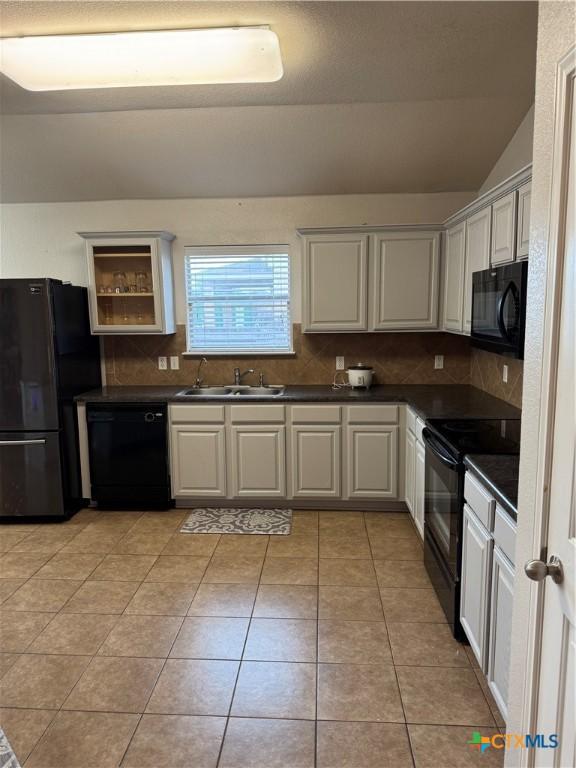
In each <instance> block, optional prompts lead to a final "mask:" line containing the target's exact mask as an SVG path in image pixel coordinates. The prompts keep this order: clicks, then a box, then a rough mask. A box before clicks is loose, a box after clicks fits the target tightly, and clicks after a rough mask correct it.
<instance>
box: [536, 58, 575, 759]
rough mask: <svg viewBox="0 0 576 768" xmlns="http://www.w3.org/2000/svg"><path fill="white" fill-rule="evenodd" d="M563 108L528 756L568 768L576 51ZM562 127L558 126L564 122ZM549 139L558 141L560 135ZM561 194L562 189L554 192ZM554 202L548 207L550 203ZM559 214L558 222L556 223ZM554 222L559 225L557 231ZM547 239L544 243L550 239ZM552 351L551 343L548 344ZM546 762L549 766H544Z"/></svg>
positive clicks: (571, 740)
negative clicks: (539, 606) (544, 528)
mask: <svg viewBox="0 0 576 768" xmlns="http://www.w3.org/2000/svg"><path fill="white" fill-rule="evenodd" d="M567 63H569V64H568V66H569V69H568V67H567V69H568V72H569V74H568V75H567V76H565V77H566V79H565V83H566V91H567V92H566V99H565V103H566V109H563V108H562V104H560V105H559V108H558V110H557V114H558V115H559V117H560V118H561V116H562V115H565V117H567V118H569V115H570V112H569V111H568V108H569V107H570V106H571V110H572V119H571V123H570V122H568V121H567V127H569V128H570V131H569V132H568V131H566V134H565V135H566V136H567V137H568V139H569V140H568V141H566V140H565V143H564V142H561V143H559V146H558V145H557V146H556V149H559V150H562V151H559V152H558V157H557V160H556V162H557V165H556V166H555V171H556V170H558V177H559V178H557V182H558V184H557V186H555V189H556V190H557V191H558V194H559V197H558V198H557V199H555V198H553V204H552V210H553V211H556V213H557V214H560V215H559V216H558V220H559V222H560V223H559V226H558V237H557V245H558V250H557V252H556V253H557V255H556V254H554V253H553V254H552V258H554V257H556V258H557V270H556V280H557V293H556V311H555V312H554V317H553V319H552V323H553V333H552V337H551V338H552V339H555V340H556V341H557V347H556V349H555V350H554V351H553V353H552V359H551V360H550V367H549V370H548V371H547V373H548V374H549V376H550V387H549V394H550V402H551V410H552V417H553V418H552V420H551V422H550V424H551V429H550V430H549V434H548V456H547V457H546V458H547V463H548V468H547V470H545V478H546V479H545V483H546V485H547V486H548V488H549V496H548V499H546V497H545V500H544V504H545V505H546V502H547V507H548V541H547V552H546V554H545V557H546V558H547V559H548V562H550V558H551V557H557V558H558V559H559V560H560V562H561V564H562V570H563V579H562V581H560V582H559V583H556V582H555V581H553V579H552V577H551V575H549V576H548V578H545V579H544V583H543V585H542V589H543V591H544V595H543V597H544V615H543V622H542V643H541V654H540V657H541V672H540V681H539V686H538V689H539V690H538V706H537V731H538V733H546V734H548V733H557V734H559V743H560V745H559V747H558V748H557V749H556V750H553V752H554V755H553V757H551V756H550V755H549V754H548V753H549V752H550V751H551V750H535V752H536V755H535V765H536V766H545V765H546V766H548V765H554V766H562V768H563V767H564V766H573V765H574V762H575V759H576V755H575V737H576V733H575V722H576V711H575V705H574V698H575V695H576V694H575V682H576V608H575V601H576V580H575V574H576V450H575V444H576V435H575V430H576V427H575V425H576V409H575V392H576V375H575V366H576V355H575V350H576V300H575V299H576V221H575V219H576V99H575V93H574V78H575V72H576V69H575V67H576V51H573V52H572V56H571V60H570V58H569V57H567ZM565 125H566V124H565ZM557 134H559V135H560V137H561V136H562V131H561V130H560V131H558V132H557ZM562 190H565V192H564V194H562ZM555 203H556V204H555ZM564 214H565V219H564ZM562 221H564V225H563V226H562ZM555 239H556V238H554V237H553V238H552V245H553V244H554V240H555ZM554 346H555V345H554ZM552 760H554V762H552Z"/></svg>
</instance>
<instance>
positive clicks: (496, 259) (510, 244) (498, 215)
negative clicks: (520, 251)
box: [490, 192, 516, 264]
mask: <svg viewBox="0 0 576 768" xmlns="http://www.w3.org/2000/svg"><path fill="white" fill-rule="evenodd" d="M515 247H516V192H510V194H508V195H506V196H505V197H503V198H501V199H500V200H497V201H496V202H495V203H494V204H493V205H492V244H491V248H490V264H505V263H506V262H507V261H514V252H515Z"/></svg>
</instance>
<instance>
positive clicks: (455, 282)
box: [443, 221, 466, 332]
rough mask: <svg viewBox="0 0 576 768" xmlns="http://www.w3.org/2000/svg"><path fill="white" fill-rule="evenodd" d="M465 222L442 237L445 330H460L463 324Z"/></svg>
mask: <svg viewBox="0 0 576 768" xmlns="http://www.w3.org/2000/svg"><path fill="white" fill-rule="evenodd" d="M465 257H466V222H464V221H463V222H461V223H460V224H457V225H456V226H455V227H452V229H449V230H448V231H447V232H446V235H445V239H444V323H443V327H444V329H445V330H447V331H457V332H462V329H463V325H464V316H463V312H464V267H465Z"/></svg>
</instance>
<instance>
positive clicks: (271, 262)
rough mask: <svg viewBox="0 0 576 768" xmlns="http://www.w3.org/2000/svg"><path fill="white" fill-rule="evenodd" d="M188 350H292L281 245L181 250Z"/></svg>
mask: <svg viewBox="0 0 576 768" xmlns="http://www.w3.org/2000/svg"><path fill="white" fill-rule="evenodd" d="M185 264H186V298H187V312H188V315H187V339H188V352H198V353H209V352H212V353H214V354H227V353H230V354H233V353H235V352H241V353H258V352H261V353H262V352H263V353H273V352H291V351H292V327H291V320H290V257H289V254H288V249H287V247H286V246H254V247H242V248H233V247H230V248H213V247H210V248H197V247H194V248H186V251H185Z"/></svg>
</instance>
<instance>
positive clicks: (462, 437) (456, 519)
mask: <svg viewBox="0 0 576 768" xmlns="http://www.w3.org/2000/svg"><path fill="white" fill-rule="evenodd" d="M422 436H423V438H424V442H425V445H426V479H425V502H424V563H425V565H426V570H427V571H428V575H429V576H430V579H431V580H432V584H433V585H434V589H435V590H436V594H437V595H438V598H439V600H440V603H441V605H442V607H443V609H444V612H445V614H446V617H447V618H448V621H449V623H450V625H451V627H452V631H453V634H454V637H456V638H458V639H464V631H463V629H462V627H461V625H460V572H461V561H462V519H463V510H464V473H465V467H464V457H465V456H466V454H472V453H482V454H517V453H519V452H520V419H429V420H428V421H427V422H426V427H425V429H424V430H423V432H422Z"/></svg>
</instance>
